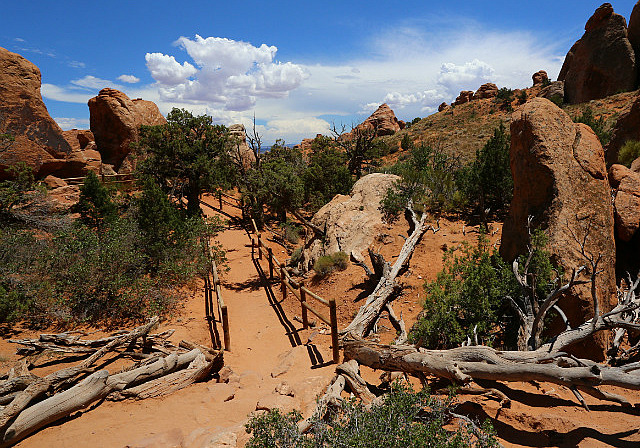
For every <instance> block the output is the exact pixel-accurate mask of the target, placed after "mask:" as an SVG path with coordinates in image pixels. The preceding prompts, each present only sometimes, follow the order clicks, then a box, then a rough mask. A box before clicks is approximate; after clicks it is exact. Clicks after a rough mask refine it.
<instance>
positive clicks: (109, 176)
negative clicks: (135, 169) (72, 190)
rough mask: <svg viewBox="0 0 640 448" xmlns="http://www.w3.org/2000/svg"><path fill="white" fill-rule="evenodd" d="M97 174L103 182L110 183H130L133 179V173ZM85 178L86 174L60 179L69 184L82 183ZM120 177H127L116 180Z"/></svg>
mask: <svg viewBox="0 0 640 448" xmlns="http://www.w3.org/2000/svg"><path fill="white" fill-rule="evenodd" d="M97 176H98V178H99V179H100V180H101V181H102V182H103V183H110V184H130V183H133V182H134V181H135V179H134V177H133V174H98V175H97ZM86 178H87V176H82V177H65V178H63V179H61V180H63V181H65V182H66V183H67V184H69V185H80V184H82V183H84V181H85V179H86ZM122 178H128V179H123V180H117V179H122ZM112 179H115V180H112Z"/></svg>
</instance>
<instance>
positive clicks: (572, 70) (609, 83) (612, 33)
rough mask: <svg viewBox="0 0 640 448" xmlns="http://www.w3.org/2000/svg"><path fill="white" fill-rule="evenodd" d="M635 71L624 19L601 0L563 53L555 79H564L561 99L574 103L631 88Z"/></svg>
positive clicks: (632, 52) (634, 83) (635, 75)
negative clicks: (583, 27) (563, 57)
mask: <svg viewBox="0 0 640 448" xmlns="http://www.w3.org/2000/svg"><path fill="white" fill-rule="evenodd" d="M637 73H638V71H637V67H636V61H635V54H634V51H633V47H632V45H631V42H630V41H629V39H628V38H627V22H626V20H625V18H624V17H622V16H621V15H619V14H616V13H614V12H613V7H612V6H611V4H609V3H605V4H603V5H602V6H600V7H599V8H598V9H596V11H595V13H594V14H593V16H592V17H591V18H590V19H589V21H588V22H587V24H586V26H585V33H584V35H583V36H582V38H580V40H578V41H577V42H576V43H575V44H574V45H573V47H572V48H571V50H569V53H567V56H566V58H565V60H564V64H563V65H562V70H561V71H560V75H559V76H558V80H560V81H564V82H565V85H564V97H565V101H566V102H568V103H570V104H576V103H583V102H586V101H590V100H594V99H598V98H604V97H606V96H609V95H612V94H614V93H617V92H620V91H625V92H626V91H630V90H633V89H634V88H635V86H636V78H637Z"/></svg>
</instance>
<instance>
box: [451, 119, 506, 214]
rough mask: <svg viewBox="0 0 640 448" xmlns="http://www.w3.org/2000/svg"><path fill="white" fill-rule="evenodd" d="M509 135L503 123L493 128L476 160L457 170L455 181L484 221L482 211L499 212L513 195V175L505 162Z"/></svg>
mask: <svg viewBox="0 0 640 448" xmlns="http://www.w3.org/2000/svg"><path fill="white" fill-rule="evenodd" d="M510 148H511V141H510V137H509V135H508V134H507V132H506V129H505V127H504V124H502V123H501V124H500V126H499V127H498V128H497V129H495V130H494V132H493V136H492V137H491V138H490V139H489V140H488V141H487V143H486V144H485V145H484V147H482V149H480V150H478V151H476V159H475V160H474V161H473V163H471V164H470V165H468V166H467V167H465V168H463V169H461V170H460V172H459V173H457V183H458V186H459V188H460V190H461V191H462V192H463V193H464V197H465V198H466V200H467V201H469V202H470V204H471V205H472V208H473V210H474V211H479V212H480V214H481V216H482V218H483V221H484V222H485V223H486V221H487V216H486V213H485V212H486V210H487V209H489V211H490V214H492V215H498V216H501V215H503V214H504V213H505V212H506V211H507V208H508V206H509V204H510V203H511V198H512V197H513V178H512V176H511V165H510V161H509V150H510Z"/></svg>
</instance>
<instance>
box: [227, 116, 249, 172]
mask: <svg viewBox="0 0 640 448" xmlns="http://www.w3.org/2000/svg"><path fill="white" fill-rule="evenodd" d="M228 129H229V135H230V136H231V137H232V138H233V139H234V140H235V145H234V146H233V148H232V150H231V156H232V157H233V158H234V159H236V161H237V162H238V163H242V165H243V166H244V167H245V168H249V167H251V166H252V164H253V163H255V161H256V155H255V154H254V153H253V151H252V150H251V148H249V145H248V144H247V131H246V129H245V127H244V125H243V124H232V125H231V126H229V128H228Z"/></svg>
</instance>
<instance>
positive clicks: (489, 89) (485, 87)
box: [472, 82, 498, 100]
mask: <svg viewBox="0 0 640 448" xmlns="http://www.w3.org/2000/svg"><path fill="white" fill-rule="evenodd" d="M496 96H498V86H497V85H495V84H494V83H492V82H488V83H486V84H482V85H481V86H480V88H478V90H477V91H476V93H475V94H474V95H473V98H472V100H483V99H485V98H495V97H496Z"/></svg>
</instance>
